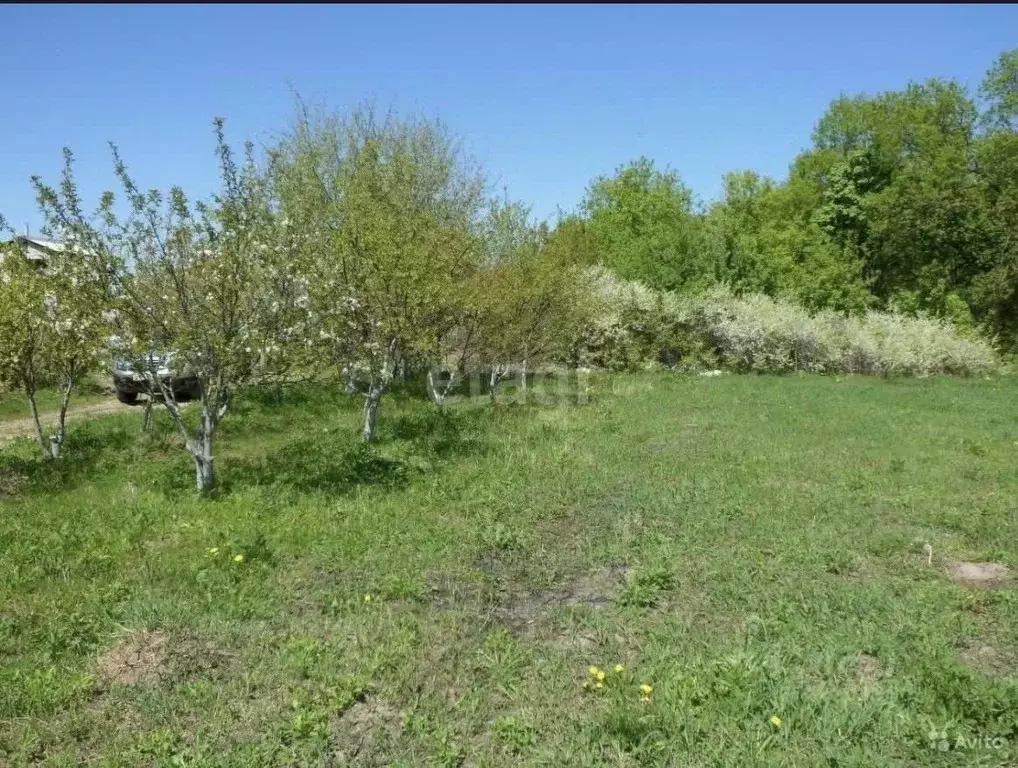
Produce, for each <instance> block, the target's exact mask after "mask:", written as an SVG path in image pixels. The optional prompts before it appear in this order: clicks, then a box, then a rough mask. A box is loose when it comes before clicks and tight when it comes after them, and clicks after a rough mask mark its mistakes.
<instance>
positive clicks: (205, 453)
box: [189, 405, 216, 492]
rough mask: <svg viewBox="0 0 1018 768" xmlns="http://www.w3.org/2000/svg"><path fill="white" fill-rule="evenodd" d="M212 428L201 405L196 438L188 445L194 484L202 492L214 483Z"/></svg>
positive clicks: (206, 412)
mask: <svg viewBox="0 0 1018 768" xmlns="http://www.w3.org/2000/svg"><path fill="white" fill-rule="evenodd" d="M213 429H214V428H213V427H212V420H211V419H210V416H209V413H208V411H207V409H206V408H205V407H204V405H203V407H202V415H201V425H200V426H199V428H198V440H197V442H196V443H192V444H191V445H190V446H189V448H190V451H191V458H192V459H193V460H194V476H195V485H196V487H197V488H198V490H199V491H203V492H204V491H210V490H212V489H213V488H214V487H215V485H216V473H215V466H214V461H215V460H214V457H213V455H212V433H213Z"/></svg>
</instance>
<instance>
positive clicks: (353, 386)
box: [343, 365, 357, 395]
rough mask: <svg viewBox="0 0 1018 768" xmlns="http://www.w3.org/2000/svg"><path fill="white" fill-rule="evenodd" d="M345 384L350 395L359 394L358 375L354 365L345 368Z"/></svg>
mask: <svg viewBox="0 0 1018 768" xmlns="http://www.w3.org/2000/svg"><path fill="white" fill-rule="evenodd" d="M343 384H344V387H345V390H346V393H347V394H348V395H356V394H357V377H356V373H355V371H354V369H353V366H352V365H348V366H346V367H345V368H344V369H343Z"/></svg>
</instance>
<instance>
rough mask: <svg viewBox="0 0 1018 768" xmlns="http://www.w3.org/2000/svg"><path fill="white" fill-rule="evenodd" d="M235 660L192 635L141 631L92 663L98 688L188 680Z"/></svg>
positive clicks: (208, 642) (121, 641)
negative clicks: (169, 680)
mask: <svg viewBox="0 0 1018 768" xmlns="http://www.w3.org/2000/svg"><path fill="white" fill-rule="evenodd" d="M233 658H234V656H233V654H229V653H225V652H223V651H222V650H220V649H218V648H217V647H216V646H215V645H214V644H213V643H211V642H210V641H208V640H206V639H203V638H201V637H199V636H198V635H197V634H195V633H191V632H187V633H183V634H180V635H171V634H169V633H167V632H164V631H162V630H158V629H155V630H149V629H146V630H142V631H140V632H134V633H132V634H129V635H126V636H124V637H123V638H122V639H121V640H120V642H118V643H117V644H116V645H114V646H113V647H112V648H110V649H109V650H107V651H106V652H105V653H103V654H101V655H100V656H99V657H98V658H97V659H96V660H95V670H96V679H97V682H98V683H99V685H100V687H105V686H110V685H138V684H140V683H147V682H157V681H161V680H166V679H171V678H172V679H187V678H191V677H196V676H200V675H206V674H209V673H212V672H215V671H217V670H222V669H224V668H226V667H227V666H228V665H229V663H230V661H231V660H232V659H233Z"/></svg>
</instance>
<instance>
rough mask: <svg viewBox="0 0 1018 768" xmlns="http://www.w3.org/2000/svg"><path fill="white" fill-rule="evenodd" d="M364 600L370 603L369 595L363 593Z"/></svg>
mask: <svg viewBox="0 0 1018 768" xmlns="http://www.w3.org/2000/svg"><path fill="white" fill-rule="evenodd" d="M364 602H365V603H370V602H371V595H364Z"/></svg>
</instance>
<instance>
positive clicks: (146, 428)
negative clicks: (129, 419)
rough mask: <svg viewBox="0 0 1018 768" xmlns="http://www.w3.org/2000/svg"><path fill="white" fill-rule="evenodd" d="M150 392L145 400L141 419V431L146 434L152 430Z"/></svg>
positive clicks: (151, 398)
mask: <svg viewBox="0 0 1018 768" xmlns="http://www.w3.org/2000/svg"><path fill="white" fill-rule="evenodd" d="M152 400H153V397H152V393H151V392H149V393H148V400H146V401H145V413H144V414H143V415H142V419H141V431H142V433H144V434H146V435H147V434H148V433H149V432H151V431H152Z"/></svg>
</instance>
